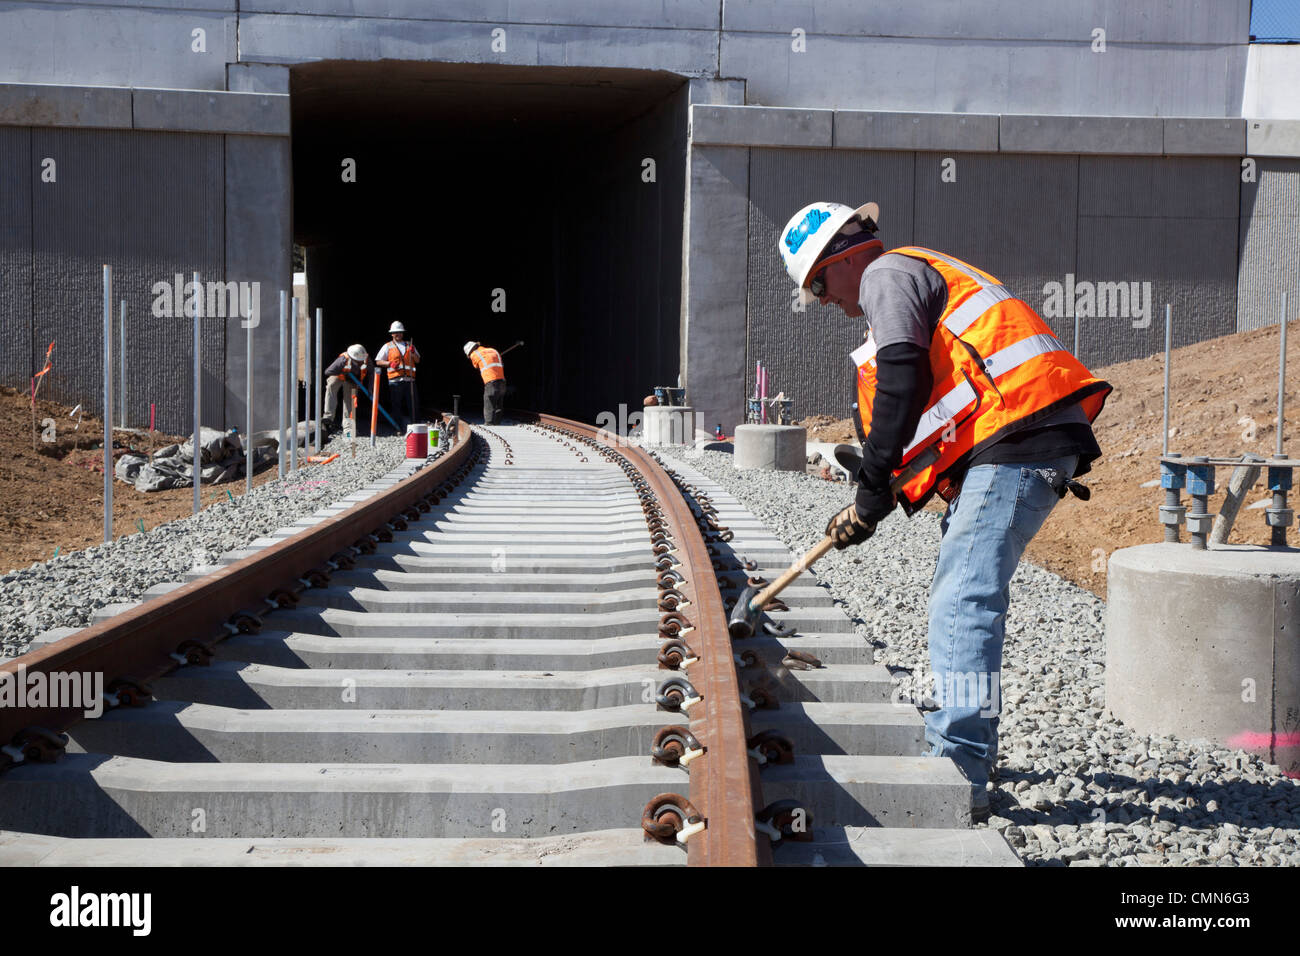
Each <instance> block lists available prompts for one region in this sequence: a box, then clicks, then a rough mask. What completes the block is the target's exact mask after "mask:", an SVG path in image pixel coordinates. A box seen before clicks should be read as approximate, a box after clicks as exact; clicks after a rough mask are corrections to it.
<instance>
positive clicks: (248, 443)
mask: <svg viewBox="0 0 1300 956" xmlns="http://www.w3.org/2000/svg"><path fill="white" fill-rule="evenodd" d="M250 311H251V310H250ZM244 330H245V331H246V332H247V333H248V340H247V342H246V344H245V346H244V494H248V493H249V492H250V491H252V490H253V322H252V320H251V319H245V320H244Z"/></svg>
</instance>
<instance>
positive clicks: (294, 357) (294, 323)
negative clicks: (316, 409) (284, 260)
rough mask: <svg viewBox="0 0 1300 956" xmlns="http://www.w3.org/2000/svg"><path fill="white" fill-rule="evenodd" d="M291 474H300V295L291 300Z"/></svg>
mask: <svg viewBox="0 0 1300 956" xmlns="http://www.w3.org/2000/svg"><path fill="white" fill-rule="evenodd" d="M289 427H290V428H291V429H292V430H293V437H292V438H290V439H289V474H291V475H296V474H298V297H297V296H294V297H293V298H292V299H290V300H289Z"/></svg>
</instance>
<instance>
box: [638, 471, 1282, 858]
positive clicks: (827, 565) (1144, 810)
mask: <svg viewBox="0 0 1300 956" xmlns="http://www.w3.org/2000/svg"><path fill="white" fill-rule="evenodd" d="M664 451H666V452H667V453H666V454H663V453H662V452H661V455H662V457H663V458H664V459H665V460H666V462H667V463H668V464H669V465H670V466H671V465H672V463H673V461H674V460H676V461H679V462H681V463H683V464H685V465H687V466H689V467H692V468H694V469H696V470H697V471H699V472H701V473H703V474H705V475H707V476H708V477H710V478H712V479H713V480H715V481H717V482H718V483H719V484H721V485H722V486H723V487H724V488H726V489H727V491H729V492H731V494H733V495H735V496H736V498H738V499H739V500H740V501H741V502H742V503H744V505H745V506H746V507H747V508H748V509H749V510H750V511H751V512H753V514H754V515H755V516H756V517H757V518H759V519H760V520H762V521H763V522H764V523H765V524H766V525H767V526H768V527H769V528H771V530H772V532H773V533H774V534H775V535H776V536H777V537H778V538H780V539H781V540H783V541H784V542H785V543H786V544H787V545H788V546H789V547H791V548H792V549H797V550H800V551H802V550H806V549H808V548H810V547H811V546H812V545H813V544H815V543H816V542H817V541H819V540H820V539H821V538H822V536H823V531H824V529H825V527H826V523H827V521H828V520H829V518H830V516H831V515H832V514H834V513H835V512H836V511H838V510H839V509H841V508H843V507H844V506H845V505H847V504H849V503H850V502H851V501H852V488H851V487H850V486H848V485H845V484H842V483H840V484H836V483H831V482H827V481H824V480H822V479H820V478H817V477H814V476H810V475H805V474H800V473H795V472H775V471H737V470H736V468H735V467H734V465H733V462H732V457H731V455H729V454H725V453H721V452H715V451H697V450H694V449H688V448H680V447H678V448H672V449H666V450H664ZM1059 507H1065V508H1071V507H1087V505H1086V504H1084V503H1083V502H1075V501H1073V499H1067V500H1066V502H1065V503H1063V504H1062V505H1060V506H1059ZM939 538H940V534H939V515H938V514H935V513H931V512H921V513H920V514H917V515H916V516H915V517H913V518H910V519H909V518H907V517H906V516H905V515H904V514H903V513H902V512H901V511H897V510H896V511H895V512H894V513H893V514H891V515H890V516H889V517H888V518H887V519H886V520H885V521H884V522H882V523H881V525H880V526H879V527H878V528H877V530H876V533H875V535H874V537H873V538H872V539H871V540H870V541H868V542H866V543H865V544H863V545H860V546H858V547H854V548H848V549H846V550H844V551H839V552H836V551H832V552H831V553H830V554H829V555H827V557H825V558H824V559H822V561H820V562H818V564H817V566H816V568H815V571H816V574H817V577H818V578H819V579H820V581H821V583H822V584H823V585H824V586H825V587H827V588H828V589H829V590H830V592H831V594H832V595H833V597H834V598H835V600H836V602H837V603H838V604H840V605H841V606H842V608H843V610H844V611H845V613H847V614H848V615H849V617H851V618H852V619H853V621H854V624H855V627H856V630H857V632H858V633H859V634H860V635H861V636H862V637H863V639H864V640H866V641H868V642H869V643H871V644H872V646H873V647H874V649H875V651H874V656H875V659H876V660H877V662H879V663H881V664H884V665H886V666H888V667H889V668H890V669H891V671H894V672H895V677H896V679H898V680H899V688H898V691H897V693H896V699H912V700H918V701H920V700H923V699H924V694H923V693H921V692H917V691H916V689H915V688H914V686H913V685H914V684H915V683H917V679H918V678H920V677H922V676H923V675H925V674H927V673H928V672H929V669H930V668H929V659H928V652H927V645H926V632H927V626H928V617H927V602H928V599H929V588H930V581H931V578H932V577H933V574H934V566H935V561H936V559H937V557H938V552H939ZM1104 610H1105V602H1104V601H1102V600H1101V599H1099V598H1097V597H1096V596H1094V595H1093V594H1091V593H1090V592H1088V591H1085V590H1083V589H1082V588H1079V587H1076V586H1074V585H1073V584H1071V583H1069V582H1068V581H1066V580H1064V579H1063V578H1060V577H1058V576H1057V575H1055V574H1052V573H1051V572H1049V571H1045V570H1043V569H1042V568H1038V567H1036V566H1034V565H1031V564H1028V563H1025V562H1022V563H1021V565H1020V567H1019V569H1018V570H1017V572H1016V575H1015V577H1014V578H1013V579H1012V582H1011V610H1010V612H1009V614H1008V616H1007V627H1006V643H1005V645H1004V648H1003V671H1002V713H1001V719H1000V722H999V738H1000V744H999V749H1000V753H999V758H998V770H997V777H996V779H995V780H994V783H993V785H992V789H991V790H990V801H991V804H992V814H993V815H992V816H991V817H990V819H989V821H988V823H987V824H982V825H986V826H989V827H993V828H995V829H998V830H1001V831H1003V833H1004V834H1005V836H1006V838H1007V840H1008V842H1009V843H1011V845H1012V846H1013V847H1015V849H1016V852H1017V853H1018V854H1020V855H1021V857H1022V858H1023V859H1024V860H1025V861H1026V862H1028V863H1031V864H1035V863H1036V864H1040V865H1058V866H1059V865H1063V864H1068V865H1072V866H1098V865H1107V866H1143V865H1221V866H1225V865H1226V866H1231V865H1241V864H1249V865H1279V864H1280V865H1291V866H1296V865H1300V781H1295V780H1291V779H1289V778H1287V777H1286V776H1285V775H1283V773H1282V771H1281V769H1280V768H1278V767H1277V766H1274V765H1272V764H1267V763H1265V762H1263V761H1262V760H1261V759H1260V758H1259V757H1257V756H1255V755H1253V754H1249V753H1246V752H1245V751H1237V750H1227V749H1224V748H1221V747H1218V746H1216V745H1214V744H1210V743H1207V742H1204V741H1199V742H1197V741H1185V740H1179V739H1176V738H1173V737H1148V736H1145V735H1139V734H1135V733H1133V732H1132V731H1130V730H1129V729H1128V728H1126V727H1125V726H1124V725H1123V724H1121V723H1120V722H1119V721H1118V720H1116V719H1115V718H1114V717H1112V716H1110V715H1109V714H1108V713H1107V712H1106V711H1105V630H1104V623H1103V615H1104Z"/></svg>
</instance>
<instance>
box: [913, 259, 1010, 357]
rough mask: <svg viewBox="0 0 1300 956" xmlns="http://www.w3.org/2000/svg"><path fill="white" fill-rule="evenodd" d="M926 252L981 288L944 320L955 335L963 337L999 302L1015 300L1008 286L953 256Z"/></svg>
mask: <svg viewBox="0 0 1300 956" xmlns="http://www.w3.org/2000/svg"><path fill="white" fill-rule="evenodd" d="M913 248H915V249H918V250H919V249H921V248H923V247H922V246H914V247H913ZM925 251H926V252H927V253H929V254H930V255H932V256H934V258H936V259H938V260H939V261H940V262H946V263H948V265H950V266H952V267H953V268H954V269H956V270H957V271H958V272H960V273H961V274H962V275H964V276H966V278H968V279H970V280H971V281H972V282H974V283H976V284H977V285H978V286H979V288H978V289H976V290H975V291H974V292H973V293H971V295H970V297H969V298H968V299H967V300H966V301H965V302H963V303H962V304H961V305H959V306H957V308H955V309H953V310H952V312H950V313H949V314H948V318H946V319H944V320H943V324H944V327H945V328H947V329H948V331H949V332H951V333H952V334H953V335H961V334H962V333H963V332H965V331H966V330H967V329H969V328H970V327H971V325H972V324H973V323H974V322H975V320H976V319H978V318H979V317H980V316H981V315H983V314H984V313H985V312H987V311H988V310H989V309H991V308H993V306H995V305H997V304H998V303H999V302H1005V301H1006V300H1007V299H1014V298H1015V296H1014V295H1012V294H1011V293H1010V292H1008V291H1007V287H1006V286H1004V285H1002V284H1001V283H997V282H993V283H991V282H989V280H988V279H986V278H985V277H984V276H982V275H980V274H979V273H978V272H976V271H975V270H974V269H973V268H971V267H970V266H968V265H966V263H964V262H959V261H958V260H956V259H953V258H952V257H951V256H945V255H944V254H943V253H942V252H935V251H934V250H933V249H926V250H925ZM902 255H907V253H905V252H904V253H902Z"/></svg>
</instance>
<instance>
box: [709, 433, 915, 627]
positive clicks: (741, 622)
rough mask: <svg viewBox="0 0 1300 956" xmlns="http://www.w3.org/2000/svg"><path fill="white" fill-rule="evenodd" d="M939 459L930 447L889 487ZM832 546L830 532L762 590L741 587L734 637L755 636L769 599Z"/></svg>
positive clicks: (896, 487)
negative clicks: (742, 588)
mask: <svg viewBox="0 0 1300 956" xmlns="http://www.w3.org/2000/svg"><path fill="white" fill-rule="evenodd" d="M841 447H844V446H841ZM836 452H837V455H836V457H837V458H838V457H839V455H838V452H839V449H838V448H837V449H836ZM938 459H939V450H938V449H937V448H935V447H934V446H931V447H930V448H927V449H926V450H925V451H923V452H921V453H920V454H919V455H917V456H916V457H915V458H913V459H912V460H911V461H910V462H908V464H907V467H906V469H904V471H903V473H902V474H900V475H899V476H898V477H897V478H895V479H894V480H893V481H891V482H890V487H891V488H893V489H894V491H895V492H897V491H898V490H899V489H900V488H902V487H903V485H905V484H906V483H907V482H909V481H911V480H912V478H913V477H914V476H915V475H916V474H917V473H918V472H920V471H922V470H924V469H925V468H928V467H929V466H930V465H932V464H934V462H936V461H938ZM841 460H843V459H841ZM859 461H860V459H859ZM833 547H835V539H834V538H832V537H831V536H830V535H827V536H826V537H824V538H822V539H821V540H820V541H818V542H817V543H816V544H815V545H813V547H812V549H811V550H810V551H808V552H807V553H806V554H802V555H800V556H799V557H798V558H796V559H795V561H794V564H792V565H790V567H789V568H787V569H786V570H785V571H783V572H782V574H781V576H780V577H779V578H777V579H776V580H775V581H773V582H772V583H771V584H769V585H768V586H767V587H765V588H764V589H763V590H761V591H759V590H758V589H757V588H755V587H752V586H750V587H747V588H745V590H743V591H741V592H740V597H739V598H737V599H736V606H735V607H734V608H733V609H732V611H731V620H729V621H728V622H727V632H728V633H729V634H730V635H731V636H732V638H733V639H735V640H740V639H742V638H746V637H753V636H754V630H755V628H757V626H758V619H759V617H761V616H762V614H763V608H764V607H765V606H766V605H767V602H768V601H770V600H772V598H774V597H776V596H777V595H778V594H780V593H781V592H782V591H784V590H785V589H786V588H787V587H789V586H790V584H791V582H793V581H794V579H795V578H797V577H799V575H801V574H803V573H804V572H805V571H807V570H808V569H809V568H810V567H812V566H813V564H815V563H816V562H817V561H818V559H820V558H821V557H823V556H824V555H825V554H826V552H827V551H829V550H830V549H831V548H833Z"/></svg>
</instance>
